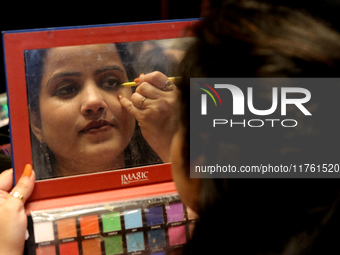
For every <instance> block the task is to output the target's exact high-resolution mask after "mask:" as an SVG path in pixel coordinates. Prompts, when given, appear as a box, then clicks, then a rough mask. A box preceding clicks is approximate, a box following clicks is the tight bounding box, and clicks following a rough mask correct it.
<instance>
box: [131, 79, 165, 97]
mask: <svg viewBox="0 0 340 255" xmlns="http://www.w3.org/2000/svg"><path fill="white" fill-rule="evenodd" d="M136 92H137V93H139V94H141V95H142V96H144V97H147V98H150V99H158V98H161V97H165V96H167V95H168V93H167V92H165V91H162V90H160V89H158V88H156V87H155V86H153V85H152V84H150V83H148V82H143V83H141V84H140V85H139V86H138V87H137V89H136Z"/></svg>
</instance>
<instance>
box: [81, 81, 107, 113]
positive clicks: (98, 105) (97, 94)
mask: <svg viewBox="0 0 340 255" xmlns="http://www.w3.org/2000/svg"><path fill="white" fill-rule="evenodd" d="M82 99H83V100H82V105H81V113H82V114H83V115H91V114H95V115H100V114H103V113H104V112H105V111H106V109H107V104H106V102H105V100H104V95H103V91H102V90H101V89H100V88H98V87H97V86H96V84H94V83H92V84H86V85H85V87H84V89H83V97H82Z"/></svg>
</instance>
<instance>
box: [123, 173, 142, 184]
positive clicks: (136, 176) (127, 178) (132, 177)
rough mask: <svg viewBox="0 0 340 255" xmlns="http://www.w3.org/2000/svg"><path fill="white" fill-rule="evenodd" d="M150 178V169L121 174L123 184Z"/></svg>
mask: <svg viewBox="0 0 340 255" xmlns="http://www.w3.org/2000/svg"><path fill="white" fill-rule="evenodd" d="M148 180H149V171H145V172H137V173H132V174H122V175H121V181H122V185H124V184H130V183H132V182H140V181H148Z"/></svg>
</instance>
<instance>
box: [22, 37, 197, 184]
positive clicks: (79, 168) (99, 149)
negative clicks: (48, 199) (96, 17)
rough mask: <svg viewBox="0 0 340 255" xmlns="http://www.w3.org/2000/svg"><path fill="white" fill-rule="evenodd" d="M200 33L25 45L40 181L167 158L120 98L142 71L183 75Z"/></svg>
mask: <svg viewBox="0 0 340 255" xmlns="http://www.w3.org/2000/svg"><path fill="white" fill-rule="evenodd" d="M190 40H192V38H176V39H162V40H149V41H140V42H128V43H116V44H114V43H105V44H88V45H77V46H64V47H53V48H48V49H32V50H25V51H24V60H25V72H26V83H27V96H28V105H29V122H30V133H31V151H32V161H33V167H34V169H35V171H36V173H37V179H38V180H42V179H50V178H55V177H64V176H70V175H78V174H84V173H93V172H100V171H106V170H115V169H124V168H129V167H137V166H145V165H150V164H159V163H162V160H161V158H160V157H159V156H158V155H157V153H156V152H155V151H154V150H153V149H152V148H151V146H149V144H148V143H147V141H146V140H145V139H144V137H143V136H142V133H141V130H140V127H139V126H138V123H137V122H136V120H135V119H134V117H133V116H132V115H130V114H129V113H128V112H127V111H126V110H125V109H124V108H122V106H121V105H120V102H119V101H118V95H123V96H124V97H127V98H130V97H131V95H132V93H134V90H135V88H136V87H122V86H120V85H121V84H122V83H124V82H128V81H133V80H134V79H135V78H137V77H138V76H139V74H140V73H149V72H153V71H160V72H162V73H164V74H165V75H167V76H168V77H174V76H176V67H177V63H178V62H179V61H180V59H181V58H182V56H183V54H184V51H185V47H186V45H188V44H189V41H190Z"/></svg>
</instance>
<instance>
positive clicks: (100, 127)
mask: <svg viewBox="0 0 340 255" xmlns="http://www.w3.org/2000/svg"><path fill="white" fill-rule="evenodd" d="M105 127H107V128H110V127H113V124H111V123H110V122H108V121H107V120H103V119H101V120H94V121H91V122H90V123H88V124H87V125H86V126H85V127H84V128H83V129H82V130H80V132H81V133H88V132H90V131H91V132H95V133H97V132H102V131H106V130H107V128H105Z"/></svg>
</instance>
